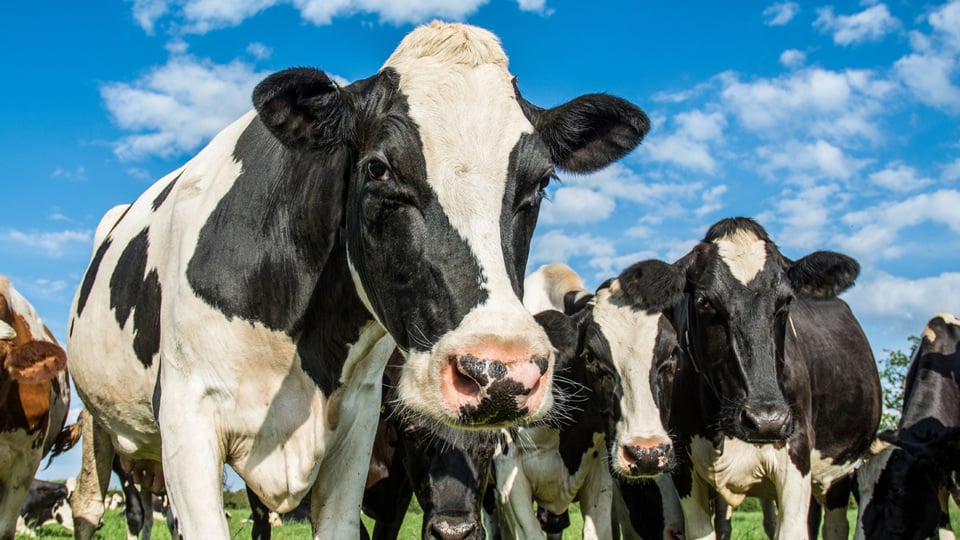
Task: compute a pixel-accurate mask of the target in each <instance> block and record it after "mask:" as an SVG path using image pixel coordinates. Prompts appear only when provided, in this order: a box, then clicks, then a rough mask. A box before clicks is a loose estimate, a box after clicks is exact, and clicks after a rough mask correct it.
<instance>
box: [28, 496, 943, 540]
mask: <svg viewBox="0 0 960 540" xmlns="http://www.w3.org/2000/svg"><path fill="white" fill-rule="evenodd" d="M230 513H231V518H230V536H231V538H238V539H247V538H250V527H251V525H250V523H244V520H245V519H247V518H248V517H249V516H250V510H248V509H235V510H230ZM762 518H763V515H762V514H761V513H760V512H753V511H750V512H748V511H742V510H735V511H734V512H733V538H735V539H736V540H766V538H767V537H766V535H765V534H764V533H763V526H762ZM856 519H857V511H856V508H851V509H850V510H849V511H847V521H849V522H850V531H851V534H850V537H851V538H852V537H853V527H854V523H855V521H856ZM103 521H104V526H103V528H102V529H100V531H98V532H97V535H96V536H95V538H102V539H106V540H114V539H119V540H122V539H125V538H126V535H127V533H126V525H125V523H124V520H123V515H122V514H121V513H120V512H118V511H117V510H108V511H107V513H106V514H105V515H104V518H103ZM422 521H423V513H422V512H421V511H420V508H418V507H417V506H416V505H415V504H414V505H411V506H410V508H409V509H408V511H407V515H406V518H405V519H404V521H403V526H402V528H401V529H400V536H399V538H400V539H401V540H416V539H419V538H420V526H421V523H422ZM363 522H364V524H365V525H366V526H367V530H373V524H372V522H371V520H370V519H369V518H367V517H366V516H363ZM950 523H951V524H952V526H953V530H954V531H960V511H958V510H957V507H956V506H955V505H953V503H951V505H950ZM582 527H583V517H582V516H581V515H580V509H579V507H577V506H576V505H574V506H573V507H572V508H571V511H570V527H569V528H568V529H567V530H566V531H565V532H564V534H563V538H564V540H573V539H576V538H580V530H581V528H582ZM37 537H38V538H51V539H52V538H57V539H63V540H66V539H70V538H73V534H72V533H71V532H70V531H68V530H66V529H64V528H63V527H60V526H59V525H48V526H46V527H41V528H40V529H39V530H38V531H37ZM272 537H273V538H275V539H277V540H287V539H291V540H292V539H303V538H310V537H311V532H310V524H309V523H308V522H305V521H304V522H293V523H286V524H284V525H283V526H282V527H276V528H274V529H273V534H272ZM153 538H154V539H156V540H170V533H169V532H168V531H167V526H166V523H164V522H163V521H160V520H157V521H156V522H154V525H153ZM16 540H27V537H26V536H20V535H17V537H16Z"/></svg>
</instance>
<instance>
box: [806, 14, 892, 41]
mask: <svg viewBox="0 0 960 540" xmlns="http://www.w3.org/2000/svg"><path fill="white" fill-rule="evenodd" d="M813 26H814V27H815V28H818V29H820V30H821V31H824V32H830V33H832V34H833V42H834V43H836V44H837V45H842V46H847V45H855V44H858V43H864V42H867V41H879V40H880V39H882V38H883V37H884V36H885V35H887V34H889V33H890V32H893V31H894V30H896V29H897V28H899V27H900V21H899V20H898V19H897V18H896V17H894V16H892V15H890V10H889V9H887V6H886V5H885V4H877V5H875V6H871V7H868V8H867V9H865V10H863V11H861V12H859V13H854V14H853V15H834V13H833V8H832V7H830V6H827V7H823V8H818V9H817V20H815V21H814V22H813Z"/></svg>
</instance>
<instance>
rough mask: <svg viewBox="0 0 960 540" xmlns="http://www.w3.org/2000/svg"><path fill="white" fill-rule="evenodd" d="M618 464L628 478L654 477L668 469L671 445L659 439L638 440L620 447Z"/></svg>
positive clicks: (670, 459)
mask: <svg viewBox="0 0 960 540" xmlns="http://www.w3.org/2000/svg"><path fill="white" fill-rule="evenodd" d="M619 457H620V464H621V466H622V468H623V469H624V470H625V471H627V472H628V475H629V476H656V475H658V474H660V473H662V472H664V471H666V470H667V469H668V468H669V467H670V463H671V462H672V461H673V444H671V443H670V441H664V440H663V439H661V438H658V437H653V438H647V439H643V438H638V439H634V440H632V441H630V443H629V444H626V445H624V446H621V447H620V456H619Z"/></svg>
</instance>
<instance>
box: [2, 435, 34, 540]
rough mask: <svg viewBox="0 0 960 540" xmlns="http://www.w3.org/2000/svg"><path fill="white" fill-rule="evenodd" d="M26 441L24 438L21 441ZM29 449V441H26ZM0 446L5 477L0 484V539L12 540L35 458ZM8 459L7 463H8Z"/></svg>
mask: <svg viewBox="0 0 960 540" xmlns="http://www.w3.org/2000/svg"><path fill="white" fill-rule="evenodd" d="M22 440H24V441H26V438H24V439H22ZM26 443H27V444H26V445H24V446H26V447H29V441H26ZM17 446H20V445H15V446H14V447H11V446H7V445H0V452H3V454H4V455H3V456H2V458H0V462H2V464H3V465H6V467H5V468H6V469H7V475H6V477H5V478H4V479H3V481H2V482H0V539H2V540H13V537H14V533H15V532H16V530H17V518H19V517H20V505H21V504H23V500H24V499H25V498H26V497H27V492H28V491H29V490H30V481H31V480H32V479H33V474H34V472H36V470H37V457H38V456H36V455H35V454H34V453H32V452H30V453H25V452H23V451H21V450H20V449H19V448H16V447H17ZM8 458H10V459H9V461H8Z"/></svg>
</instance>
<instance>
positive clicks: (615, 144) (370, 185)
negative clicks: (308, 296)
mask: <svg viewBox="0 0 960 540" xmlns="http://www.w3.org/2000/svg"><path fill="white" fill-rule="evenodd" d="M254 103H255V105H256V108H257V112H258V113H259V118H260V120H261V121H262V122H263V123H264V125H265V126H266V127H267V128H268V129H269V130H270V131H271V132H272V133H273V134H274V135H275V136H276V137H277V138H278V139H279V140H280V141H281V142H282V143H284V144H285V145H286V146H287V147H288V148H291V149H293V150H294V151H296V152H300V153H303V154H305V155H308V156H309V155H322V156H325V159H327V160H329V159H330V157H329V156H335V157H336V159H340V160H341V161H342V163H343V170H342V171H341V174H342V178H331V179H330V180H331V181H337V182H342V185H341V188H342V189H341V190H340V191H338V192H337V193H339V195H338V196H340V197H342V199H343V201H344V204H345V212H344V218H343V220H342V227H343V229H342V238H343V240H344V242H345V243H346V248H347V254H348V257H349V264H350V270H351V273H352V275H353V279H354V282H355V285H356V288H357V291H358V293H359V295H360V297H361V300H362V301H363V303H364V304H365V305H366V306H367V308H368V309H369V310H370V312H371V313H372V314H373V316H374V317H375V318H376V319H377V321H378V322H379V323H380V324H382V325H383V326H384V327H385V328H386V329H387V331H389V333H390V334H391V336H393V338H394V339H395V340H396V343H397V345H398V346H399V347H400V348H401V350H402V351H403V352H404V354H405V356H406V359H407V360H406V366H405V368H404V370H403V375H402V377H401V381H400V386H399V390H400V398H401V401H402V402H403V403H404V404H405V405H406V406H407V407H409V408H411V409H412V410H414V411H418V412H420V413H423V414H426V415H428V416H431V417H433V418H436V419H439V420H441V421H442V422H444V423H446V424H451V425H461V426H465V427H470V426H476V427H493V426H503V425H508V424H512V423H515V422H517V421H519V420H522V419H532V418H537V417H539V416H542V415H543V414H545V412H546V411H547V410H549V408H550V406H551V393H550V386H551V380H552V379H551V377H552V363H553V352H552V350H551V347H550V343H549V341H548V340H547V337H546V336H545V335H544V332H543V330H542V329H541V328H540V327H539V326H538V325H537V324H536V323H535V322H534V320H533V317H532V316H531V315H530V314H529V313H528V312H527V311H526V310H524V308H523V306H522V304H521V302H520V299H519V297H520V296H521V294H522V283H521V278H522V275H523V271H524V267H525V266H526V262H527V255H528V251H529V247H530V238H531V235H532V234H533V228H534V225H535V223H536V220H537V214H538V211H539V206H540V201H541V199H542V198H543V196H544V189H545V187H546V186H547V184H548V183H549V181H550V179H551V178H553V177H554V175H555V174H556V172H555V171H556V169H566V170H570V171H575V172H586V171H592V170H596V169H599V168H601V167H604V166H606V165H608V164H609V163H611V162H612V161H614V160H616V159H619V158H620V157H622V156H623V155H625V154H626V153H627V152H629V151H631V150H632V149H633V148H634V147H635V146H636V145H637V144H638V143H639V142H640V140H641V139H642V137H643V136H644V134H645V133H646V132H647V130H648V128H649V122H648V119H647V117H646V115H644V113H643V112H642V111H641V110H640V109H638V108H636V107H635V106H633V105H632V104H630V103H628V102H626V101H623V100H621V99H619V98H614V97H610V96H606V95H587V96H581V97H579V98H577V99H575V100H573V101H571V102H569V103H566V104H564V105H560V106H558V107H555V108H553V109H547V110H544V109H540V108H538V107H534V106H532V105H530V104H529V103H527V102H526V101H525V100H524V99H523V98H522V97H521V96H520V94H519V92H518V91H517V90H516V88H515V87H514V79H513V77H512V76H511V75H510V74H509V72H508V71H507V59H506V56H505V55H504V53H503V50H502V49H501V47H500V45H499V42H498V40H497V39H496V37H494V36H493V35H492V34H490V33H489V32H487V31H485V30H481V29H478V28H474V27H471V26H467V25H462V24H442V23H432V24H430V25H426V26H423V27H420V28H418V29H416V30H414V31H413V32H412V33H411V34H410V35H408V36H407V37H406V38H405V39H404V40H403V42H402V43H401V44H400V46H399V47H398V48H397V50H396V51H395V52H394V53H393V55H392V56H391V57H390V58H389V59H388V60H387V62H386V64H385V65H384V67H383V68H382V69H381V70H380V72H379V73H377V74H376V75H375V76H373V77H371V78H368V79H365V80H361V81H357V82H355V83H353V84H350V85H348V86H345V87H341V86H339V85H337V84H336V83H334V82H333V81H331V80H330V79H329V78H328V77H327V76H326V75H325V74H324V73H322V72H320V71H316V70H312V69H292V70H288V71H284V72H280V73H277V74H275V75H272V76H270V77H268V78H267V79H266V80H265V81H263V82H262V83H260V85H259V86H258V87H257V88H256V90H255V91H254Z"/></svg>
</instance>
